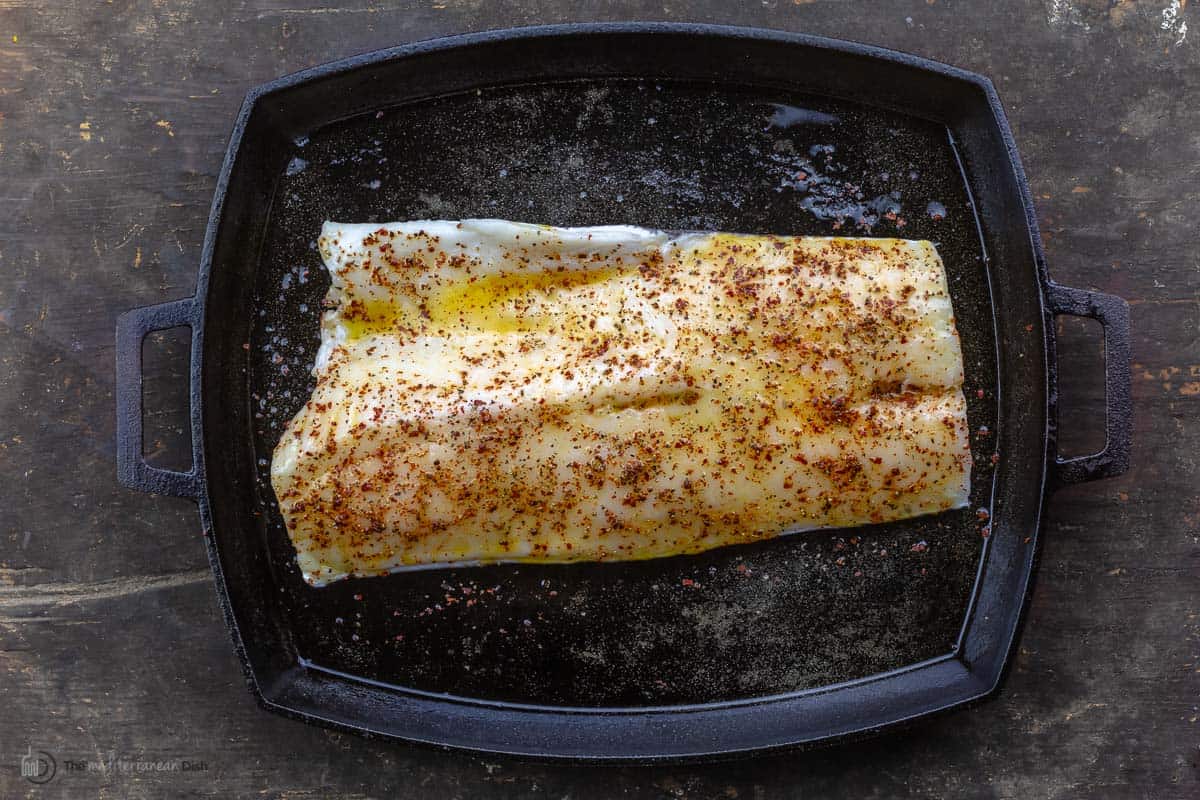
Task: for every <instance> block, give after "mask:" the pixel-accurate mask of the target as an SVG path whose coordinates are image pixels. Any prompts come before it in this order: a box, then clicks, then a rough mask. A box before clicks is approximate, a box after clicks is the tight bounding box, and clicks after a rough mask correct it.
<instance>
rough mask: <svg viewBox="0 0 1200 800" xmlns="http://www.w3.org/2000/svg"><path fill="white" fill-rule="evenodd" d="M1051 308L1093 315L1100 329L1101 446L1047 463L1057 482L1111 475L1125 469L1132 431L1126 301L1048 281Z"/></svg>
mask: <svg viewBox="0 0 1200 800" xmlns="http://www.w3.org/2000/svg"><path fill="white" fill-rule="evenodd" d="M1048 289H1049V291H1048V292H1047V298H1048V301H1049V307H1050V313H1051V314H1053V315H1055V316H1058V315H1060V314H1069V315H1071V316H1075V317H1087V318H1089V319H1094V320H1096V321H1097V322H1099V323H1100V325H1101V327H1103V328H1104V449H1103V450H1101V451H1100V452H1098V453H1092V454H1090V455H1086V456H1077V457H1075V458H1061V457H1060V456H1059V455H1058V454H1057V452H1056V453H1055V455H1054V463H1053V465H1052V470H1053V476H1054V479H1055V482H1056V483H1057V484H1058V485H1059V486H1067V485H1070V484H1072V483H1084V482H1085V481H1094V480H1099V479H1101V478H1111V477H1114V476H1117V475H1120V474H1122V473H1124V472H1125V471H1126V470H1127V469H1129V450H1130V441H1131V439H1132V436H1133V397H1132V387H1131V377H1130V345H1129V304H1128V303H1126V302H1125V301H1124V300H1122V299H1121V298H1120V297H1117V296H1115V295H1111V294H1103V293H1101V292H1089V291H1087V290H1084V289H1073V288H1071V287H1069V286H1059V285H1058V284H1055V283H1051V284H1049V286H1048Z"/></svg>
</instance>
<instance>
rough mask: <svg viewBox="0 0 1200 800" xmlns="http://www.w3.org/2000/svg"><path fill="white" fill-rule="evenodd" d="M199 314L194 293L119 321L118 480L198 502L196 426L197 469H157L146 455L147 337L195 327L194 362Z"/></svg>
mask: <svg viewBox="0 0 1200 800" xmlns="http://www.w3.org/2000/svg"><path fill="white" fill-rule="evenodd" d="M195 314H196V304H195V298H192V297H189V298H186V299H184V300H175V301H173V302H170V303H161V304H159V305H156V306H146V307H144V308H135V309H133V310H131V311H127V312H125V313H124V314H122V315H121V316H120V317H119V318H118V319H117V479H118V480H119V481H120V482H121V483H122V484H124V485H125V486H128V487H129V488H130V489H137V490H139V491H142V492H148V493H150V494H168V495H173V496H175V497H188V498H191V499H193V500H195V499H196V498H197V497H198V496H199V480H198V478H197V475H196V456H195V449H196V448H195V441H194V435H195V434H194V431H195V426H194V425H193V427H192V430H193V444H192V468H191V469H190V470H188V471H187V472H177V471H176V470H171V469H162V468H160V467H152V466H150V465H149V464H147V463H146V460H145V458H144V457H143V456H142V413H143V407H142V340H143V339H145V338H146V334H148V333H152V332H154V331H162V330H166V329H168V328H176V327H181V326H182V327H187V328H190V329H191V331H192V348H191V350H192V360H193V363H195V351H196V318H195ZM192 412H193V414H194V413H195V407H193V408H192Z"/></svg>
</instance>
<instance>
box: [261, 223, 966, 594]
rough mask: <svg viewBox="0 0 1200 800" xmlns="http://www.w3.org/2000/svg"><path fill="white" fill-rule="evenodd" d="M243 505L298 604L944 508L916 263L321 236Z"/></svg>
mask: <svg viewBox="0 0 1200 800" xmlns="http://www.w3.org/2000/svg"><path fill="white" fill-rule="evenodd" d="M319 245H320V252H321V255H322V257H323V258H324V260H325V264H326V266H327V267H328V269H329V273H330V276H331V277H332V285H331V287H330V289H329V294H328V296H327V299H326V309H327V310H326V311H325V313H324V315H323V317H322V320H321V347H320V350H319V353H318V355H317V359H316V365H315V367H314V374H315V376H316V379H317V383H316V388H315V390H314V391H313V395H312V397H311V398H310V399H309V400H308V402H307V403H306V404H305V406H304V407H303V408H302V409H301V410H300V411H299V413H298V414H296V416H295V418H294V419H293V420H292V421H291V423H290V425H289V426H288V427H287V429H286V430H285V432H284V433H283V435H282V437H281V439H280V442H279V445H278V447H277V448H276V449H275V453H274V458H273V461H272V464H271V479H272V484H273V486H274V489H275V494H276V497H277V499H278V501H279V508H280V511H281V512H282V514H283V519H284V520H285V522H286V524H287V529H288V533H289V535H290V537H291V540H292V542H293V544H294V545H295V548H296V554H297V559H298V562H299V565H300V568H301V570H302V572H303V574H304V577H305V579H306V580H307V581H309V582H310V583H312V584H314V585H323V584H325V583H328V582H330V581H334V580H338V579H341V578H344V577H347V576H350V575H379V574H383V573H387V572H390V571H393V570H396V569H399V568H402V567H406V566H417V565H433V564H443V563H454V562H457V563H463V562H494V561H539V562H561V561H577V560H622V559H644V558H652V557H656V556H667V555H676V554H682V553H695V552H699V551H702V550H707V549H709V548H713V547H719V546H722V545H728V544H734V543H739V542H749V541H754V540H758V539H764V538H769V537H773V536H778V535H780V534H783V533H790V532H797V531H802V530H810V529H814V528H828V527H842V526H852V525H860V524H868V523H879V522H886V521H890V520H897V519H903V518H906V517H913V516H917V515H921V514H929V513H934V512H940V511H944V510H947V509H952V508H958V507H962V506H964V505H965V504H966V503H967V490H968V484H969V480H970V470H971V457H970V451H969V444H968V429H967V419H966V403H965V400H964V398H963V393H962V381H963V366H962V352H961V348H960V344H959V338H958V332H957V330H956V329H955V323H954V314H953V309H952V307H951V302H950V296H949V292H948V291H947V285H946V276H945V272H944V270H943V267H942V263H941V259H940V258H939V257H938V254H937V251H936V250H935V249H934V246H933V245H932V244H931V243H929V242H925V241H908V240H901V239H873V238H823V237H787V236H760V235H738V234H727V233H705V234H684V235H680V236H675V237H673V236H670V235H668V234H666V233H663V232H660V231H653V230H646V229H641V228H632V227H596V228H552V227H548V226H536V225H526V224H519V223H512V222H505V221H501V220H488V219H469V220H462V221H433V220H424V221H416V222H404V223H394V224H387V225H378V224H370V225H346V224H338V223H332V222H327V223H325V226H324V228H323V229H322V231H321V237H320V241H319Z"/></svg>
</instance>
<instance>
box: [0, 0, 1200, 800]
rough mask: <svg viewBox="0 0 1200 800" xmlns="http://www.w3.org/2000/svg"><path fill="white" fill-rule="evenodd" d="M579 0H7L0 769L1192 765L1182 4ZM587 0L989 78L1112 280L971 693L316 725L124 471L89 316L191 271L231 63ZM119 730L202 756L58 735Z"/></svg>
mask: <svg viewBox="0 0 1200 800" xmlns="http://www.w3.org/2000/svg"><path fill="white" fill-rule="evenodd" d="M583 5H584V4H575V3H566V2H553V3H549V2H547V3H541V2H536V1H535V0H513V1H510V2H497V3H485V2H479V1H478V0H465V1H464V0H435V1H434V2H425V3H369V4H368V3H353V4H349V5H345V6H340V7H334V6H313V5H307V4H305V3H303V2H299V1H297V2H285V0H260V1H259V2H242V3H238V2H215V1H213V2H200V1H199V0H142V1H141V2H127V1H126V0H115V2H108V3H103V2H93V0H71V1H70V2H42V3H22V2H14V0H0V36H2V39H0V486H2V487H3V489H2V491H3V496H2V502H0V705H2V708H0V796H3V797H21V796H28V797H40V796H48V797H49V796H56V797H72V798H74V797H90V796H99V797H113V798H116V797H138V798H140V797H183V796H203V797H222V798H224V797H242V796H247V797H251V796H253V797H291V798H302V797H314V798H317V797H334V796H343V797H396V798H408V797H412V798H436V797H572V798H600V797H613V796H621V797H730V798H735V797H743V798H756V799H757V798H768V797H826V796H842V795H844V796H847V797H863V798H868V797H894V796H902V795H915V796H926V797H938V796H968V797H1005V798H1008V797H1011V798H1059V797H1089V798H1118V797H1121V798H1124V797H1155V798H1157V797H1196V796H1200V751H1198V749H1197V746H1198V745H1200V544H1198V541H1200V494H1198V490H1197V487H1198V485H1200V475H1198V474H1197V473H1198V468H1197V450H1198V449H1200V429H1198V427H1197V425H1198V423H1200V415H1198V411H1200V237H1198V236H1197V233H1196V225H1197V218H1198V216H1200V12H1198V11H1197V8H1196V7H1194V6H1193V4H1188V3H1184V2H1171V0H1155V2H1131V1H1130V0H1119V2H1112V1H1110V0H1084V1H1083V2H1070V0H1046V2H1041V1H1040V0H1034V1H1033V2H1008V3H1001V4H985V3H965V2H947V1H946V0H916V1H915V2H886V3H866V2H854V1H847V2H833V1H827V2H801V0H795V2H792V0H766V2H761V3H760V2H753V3H744V4H731V3H724V2H719V1H718V0H704V1H703V2H696V3H691V4H688V3H682V2H679V3H675V2H670V3H650V2H641V3H637V2H628V3H620V2H606V3H596V4H591V5H592V6H594V7H593V8H591V9H590V10H585V9H583V8H582V6H583ZM579 19H612V20H615V19H670V20H698V21H715V22H730V23H742V24H752V25H764V26H773V27H779V28H785V29H790V30H799V31H806V32H812V33H820V34H826V35H831V36H838V37H842V38H849V39H855V40H859V41H863V42H870V43H874V44H881V45H885V46H888V47H893V48H896V49H900V50H906V51H909V52H914V53H918V54H920V55H924V56H928V57H930V58H934V59H938V60H941V61H946V62H949V63H952V64H956V65H960V66H962V67H966V68H968V69H971V70H975V71H978V72H981V73H984V74H987V75H989V76H991V77H992V79H993V80H994V81H995V83H996V84H997V86H998V88H999V90H1000V93H1001V96H1002V98H1003V99H1004V102H1005V106H1006V109H1007V111H1008V113H1009V115H1010V119H1011V121H1012V124H1013V127H1014V129H1015V132H1016V136H1017V141H1018V144H1019V146H1020V148H1021V152H1022V154H1023V157H1024V160H1025V165H1026V169H1027V171H1028V173H1029V177H1030V180H1031V183H1032V186H1033V191H1034V194H1035V196H1036V200H1037V206H1038V215H1039V219H1040V220H1041V224H1042V229H1043V231H1044V233H1045V237H1046V248H1047V255H1048V259H1049V263H1050V269H1051V273H1052V275H1053V276H1054V278H1055V279H1057V280H1059V281H1060V282H1062V283H1066V284H1071V285H1076V286H1082V287H1088V288H1096V289H1101V290H1104V291H1109V292H1113V293H1117V294H1120V295H1123V296H1124V297H1126V298H1128V299H1129V300H1130V303H1131V305H1132V309H1133V329H1134V361H1135V369H1134V397H1135V403H1136V429H1135V433H1136V440H1135V447H1136V449H1135V452H1134V458H1133V466H1132V468H1131V470H1130V471H1129V473H1128V474H1127V475H1125V476H1124V477H1122V478H1120V479H1116V480H1111V481H1107V482H1102V483H1096V484H1091V485H1086V486H1079V487H1075V488H1072V489H1069V490H1065V491H1063V492H1061V493H1059V494H1058V495H1057V496H1056V497H1055V498H1054V500H1053V501H1052V503H1051V505H1050V513H1049V519H1048V522H1047V527H1046V537H1045V549H1044V551H1043V560H1042V565H1041V572H1040V577H1039V583H1038V587H1037V591H1036V594H1035V596H1034V599H1033V604H1032V609H1031V612H1030V615H1029V619H1028V623H1027V625H1026V628H1025V632H1024V636H1023V639H1022V642H1021V648H1020V655H1019V657H1018V658H1017V660H1016V663H1015V667H1014V669H1013V671H1012V674H1011V676H1010V678H1009V681H1008V684H1007V688H1006V690H1005V691H1004V693H1003V694H1002V695H1001V696H1000V697H999V698H998V699H997V700H994V701H992V702H988V703H985V704H983V705H980V706H978V707H976V708H973V709H971V710H969V711H966V712H961V713H955V714H951V715H948V716H944V717H941V718H939V719H937V720H935V721H932V722H930V723H928V724H923V725H921V726H919V727H916V728H913V729H910V730H908V731H905V732H903V733H902V734H900V735H897V736H890V737H885V738H880V739H877V740H874V741H870V742H866V743H861V744H857V745H854V746H850V747H839V748H834V749H827V750H819V751H814V752H808V753H790V754H782V755H776V756H771V757H767V758H760V759H755V760H747V761H741V762H735V763H725V764H716V765H705V766H687V767H667V768H662V767H659V768H647V767H622V768H573V767H564V766H546V765H538V764H529V763H519V762H512V761H507V760H500V759H481V758H474V757H471V756H466V755H461V754H448V753H442V752H436V751H429V750H424V749H417V748H411V747H406V746H402V745H394V744H388V743H380V742H370V741H365V740H362V739H359V738H357V737H354V736H348V735H342V734H337V733H331V732H328V731H324V730H321V729H317V728H313V727H308V726H304V725H301V724H299V723H294V722H291V721H288V720H285V719H283V718H280V717H276V716H273V715H270V714H267V713H266V712H263V711H261V710H260V709H259V708H258V707H257V706H256V705H255V703H254V701H253V700H252V699H251V696H250V694H249V693H248V692H247V691H246V690H245V687H244V685H243V680H242V675H241V670H240V667H239V665H238V663H237V660H236V658H235V656H234V653H233V649H232V647H231V646H230V642H229V638H228V635H227V633H226V631H225V628H224V625H223V623H222V621H221V618H220V614H219V611H218V609H217V605H216V600H215V596H214V593H213V590H212V587H211V583H210V579H209V572H208V566H207V562H206V559H205V553H204V547H203V542H202V540H201V537H200V532H199V524H198V521H197V517H196V513H195V508H194V506H193V505H191V504H190V503H187V502H184V501H180V500H173V499H169V498H152V497H147V496H142V495H138V494H135V493H132V492H129V491H126V490H124V489H122V488H121V487H119V486H118V485H117V483H116V479H115V472H114V466H113V459H114V443H113V439H114V425H115V419H114V411H113V380H114V377H113V328H114V321H115V318H116V316H117V314H118V313H120V312H121V311H123V310H125V309H127V308H129V307H132V306H137V305H145V304H150V303H155V302H160V301H163V300H168V299H173V298H178V297H183V296H186V295H189V294H190V293H191V292H192V291H193V287H194V281H195V271H196V263H197V259H198V256H199V248H200V243H201V236H202V232H203V227H204V223H205V219H206V217H207V214H208V206H209V202H210V199H211V197H212V192H213V188H214V182H215V177H216V174H217V171H218V168H219V166H220V163H221V158H222V154H223V152H224V148H225V144H226V137H227V135H228V132H229V128H230V125H231V123H232V120H233V118H234V115H235V113H236V111H237V109H238V106H239V104H240V103H241V99H242V96H243V94H244V93H245V91H246V90H247V89H248V88H249V87H251V86H253V85H255V84H257V83H260V82H262V81H265V80H267V79H270V78H272V77H275V76H278V75H281V74H283V73H286V72H290V71H293V70H296V69H299V68H302V67H306V66H309V65H312V64H317V63H320V62H324V61H329V60H332V59H334V58H338V57H341V56H345V55H349V54H352V53H356V52H361V51H365V50H371V49H375V48H378V47H383V46H386V45H392V44H396V43H401V42H405V41H411V40H416V39H421V38H428V37H433V36H438V35H443V34H449V33H455V32H461V31H469V30H478V29H484V28H492V27H503V26H508V25H522V24H531V23H539V22H561V21H570V20H579ZM1185 26H1186V27H1185ZM1189 27H1190V28H1193V29H1195V30H1192V31H1189V30H1187V28H1189ZM1064 329H1065V332H1066V333H1067V334H1068V335H1067V336H1066V338H1065V340H1064V342H1063V347H1062V350H1063V352H1062V360H1061V364H1062V375H1063V384H1064V386H1063V390H1064V402H1065V404H1066V406H1067V411H1066V419H1065V421H1066V423H1067V424H1068V427H1069V428H1070V430H1071V436H1070V437H1069V438H1070V441H1071V443H1072V444H1073V445H1074V446H1075V447H1077V448H1086V447H1087V446H1088V445H1089V444H1094V443H1095V442H1096V441H1097V437H1098V435H1099V432H1100V430H1101V428H1100V425H1101V420H1102V391H1103V390H1102V386H1101V385H1100V382H1099V380H1098V370H1097V368H1096V367H1097V352H1098V351H1097V340H1096V338H1095V331H1094V330H1093V329H1091V328H1089V327H1087V326H1084V325H1082V324H1076V323H1064ZM147 350H148V354H149V355H150V356H151V358H152V360H151V364H150V379H151V384H150V394H151V400H152V408H153V409H156V411H155V414H154V420H153V421H154V423H155V425H156V426H157V428H158V429H159V430H160V431H161V435H160V436H159V437H158V438H157V439H155V441H161V443H162V449H163V451H164V453H163V458H164V459H169V458H170V456H171V455H173V454H177V453H178V452H179V450H178V447H179V437H178V436H177V435H175V434H174V433H173V431H172V426H178V425H179V424H181V419H182V416H181V413H180V410H181V405H182V401H181V398H182V397H183V394H182V391H181V387H182V383H183V381H182V370H183V358H182V353H181V350H180V348H179V345H178V340H176V339H172V338H171V337H169V336H165V337H155V338H152V339H151V340H150V343H149V345H148V347H147ZM27 748H32V749H33V750H35V751H36V750H44V751H46V752H48V753H51V754H52V755H53V756H54V757H55V758H56V759H57V761H58V775H57V776H56V777H55V779H54V780H53V781H52V782H51V783H49V784H47V785H45V786H35V785H33V784H31V783H29V782H27V781H26V780H25V779H23V778H22V777H21V775H20V771H19V761H20V756H21V755H22V754H24V753H26V751H27ZM114 755H115V756H117V757H118V758H123V759H126V760H130V761H133V760H144V761H156V760H159V761H166V760H172V759H177V760H178V759H182V760H188V761H193V762H196V761H201V762H204V763H205V765H206V767H207V768H206V769H204V770H199V771H189V772H163V773H155V772H140V773H139V772H128V771H127V772H120V771H114V772H111V773H108V774H100V773H96V772H91V773H88V772H82V771H79V770H74V771H71V770H68V769H67V768H66V765H65V762H66V761H67V760H72V761H84V760H91V761H101V760H105V759H107V758H109V757H110V756H114Z"/></svg>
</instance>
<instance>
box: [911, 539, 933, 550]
mask: <svg viewBox="0 0 1200 800" xmlns="http://www.w3.org/2000/svg"><path fill="white" fill-rule="evenodd" d="M908 549H909V551H911V552H913V553H924V552H925V551H926V550H928V549H929V545H928V544H926V542H925V540H924V539H922V540H921V541H919V542H917V543H916V544H914V545H913V546H912V547H910V548H908Z"/></svg>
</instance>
